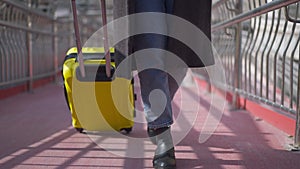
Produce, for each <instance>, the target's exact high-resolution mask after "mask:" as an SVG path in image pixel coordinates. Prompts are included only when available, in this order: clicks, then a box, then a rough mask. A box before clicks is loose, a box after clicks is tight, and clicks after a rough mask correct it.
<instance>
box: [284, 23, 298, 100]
mask: <svg viewBox="0 0 300 169" xmlns="http://www.w3.org/2000/svg"><path fill="white" fill-rule="evenodd" d="M286 22H288V21H286ZM286 26H287V24H286ZM295 27H296V23H294V24H293V28H292V33H291V36H290V38H289V41H288V44H287V46H286V48H285V51H284V53H283V58H282V82H281V85H282V86H281V89H282V90H281V105H285V104H284V100H285V99H284V98H285V79H286V78H285V77H286V75H285V72H286V56H287V52H288V50H289V47H290V45H291V42H292V40H293V35H294V33H295ZM284 34H286V31H284Z"/></svg>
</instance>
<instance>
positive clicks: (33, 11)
mask: <svg viewBox="0 0 300 169" xmlns="http://www.w3.org/2000/svg"><path fill="white" fill-rule="evenodd" d="M2 2H4V3H6V4H9V5H12V6H13V7H16V8H18V9H20V10H22V11H24V12H26V13H28V14H34V15H37V16H40V17H43V18H45V19H48V20H51V21H56V20H55V18H54V17H53V16H50V15H47V14H45V13H43V12H41V11H38V10H34V9H32V8H29V7H28V6H26V5H21V4H20V3H16V2H13V1H11V0H2Z"/></svg>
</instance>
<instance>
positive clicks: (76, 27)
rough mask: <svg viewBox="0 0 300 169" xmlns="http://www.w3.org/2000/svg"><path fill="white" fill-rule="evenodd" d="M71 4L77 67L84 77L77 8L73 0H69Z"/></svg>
mask: <svg viewBox="0 0 300 169" xmlns="http://www.w3.org/2000/svg"><path fill="white" fill-rule="evenodd" d="M71 4H72V11H73V23H74V30H75V40H76V46H77V55H78V61H79V69H80V72H81V76H82V77H85V70H84V64H83V56H82V53H81V50H82V46H81V39H80V34H79V26H78V17H77V9H76V2H75V0H71Z"/></svg>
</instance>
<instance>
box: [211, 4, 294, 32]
mask: <svg viewBox="0 0 300 169" xmlns="http://www.w3.org/2000/svg"><path fill="white" fill-rule="evenodd" d="M223 1H224V0H223ZM225 1H227V0H225ZM299 1H300V0H275V1H272V2H269V3H267V4H265V5H262V6H261V7H258V8H256V9H253V10H251V11H248V12H246V13H242V14H240V15H237V16H235V17H234V18H232V19H230V20H227V21H225V22H221V23H218V24H215V25H213V26H212V32H215V31H217V30H220V29H223V28H226V27H229V26H232V25H235V24H237V23H240V22H243V21H246V20H248V19H251V18H253V17H256V16H260V15H262V14H265V13H268V12H270V11H274V10H276V9H279V8H282V7H285V6H287V5H290V4H293V3H296V2H299Z"/></svg>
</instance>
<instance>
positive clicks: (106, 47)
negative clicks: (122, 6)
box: [100, 0, 111, 77]
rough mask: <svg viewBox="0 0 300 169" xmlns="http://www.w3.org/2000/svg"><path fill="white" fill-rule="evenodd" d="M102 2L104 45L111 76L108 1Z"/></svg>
mask: <svg viewBox="0 0 300 169" xmlns="http://www.w3.org/2000/svg"><path fill="white" fill-rule="evenodd" d="M100 4H101V12H102V23H103V43H104V44H103V46H104V51H105V52H104V56H105V60H106V62H105V63H106V65H105V69H106V76H107V77H111V73H110V69H111V65H110V64H111V63H110V59H111V57H110V50H109V45H108V32H107V27H106V24H107V15H106V3H105V0H100Z"/></svg>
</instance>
